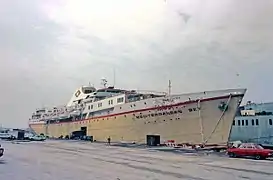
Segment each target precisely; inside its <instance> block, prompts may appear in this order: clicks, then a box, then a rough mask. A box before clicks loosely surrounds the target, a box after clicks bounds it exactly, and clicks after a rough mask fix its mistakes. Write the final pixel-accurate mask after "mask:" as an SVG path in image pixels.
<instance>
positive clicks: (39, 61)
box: [0, 0, 273, 126]
mask: <svg viewBox="0 0 273 180" xmlns="http://www.w3.org/2000/svg"><path fill="white" fill-rule="evenodd" d="M1 3H2V4H1V6H0V10H1V13H2V16H1V17H0V22H1V23H0V38H1V41H0V47H1V48H0V56H1V60H0V62H1V66H0V70H1V77H0V80H1V87H4V88H2V89H1V90H0V93H1V94H4V96H5V97H4V98H3V100H2V101H1V102H0V106H1V110H0V114H1V115H2V117H3V118H2V119H4V120H2V119H1V121H2V122H1V123H3V124H4V125H6V126H25V125H26V123H27V119H28V117H29V116H30V114H31V113H32V111H33V110H35V108H36V107H40V106H42V105H47V106H51V105H58V104H64V103H66V102H67V101H68V99H69V98H70V96H71V94H72V93H73V91H74V90H75V89H76V88H77V87H78V86H81V85H84V84H88V82H91V83H92V84H95V85H96V86H100V78H101V77H106V78H108V81H109V82H110V84H112V82H113V69H114V68H115V69H116V85H117V86H118V87H122V88H123V87H124V88H138V89H152V90H159V91H164V90H167V85H168V80H169V79H171V80H172V82H173V92H174V93H181V92H191V91H203V90H211V89H219V88H230V87H238V86H240V87H247V88H248V89H249V91H248V94H247V96H246V98H245V99H246V100H249V99H250V100H255V101H270V100H272V98H270V94H271V92H272V90H273V86H272V83H271V81H272V80H271V77H272V66H273V63H272V62H273V61H272V57H273V41H272V40H273V34H272V32H273V22H272V18H273V12H272V10H271V9H272V8H273V4H272V2H271V1H270V0H264V1H263V2H259V1H256V0H251V1H246V0H242V1H236V0H222V1H221V2H220V1H219V2H217V3H215V1H214V0H207V1H192V0H182V1H180V0H173V1H168V2H167V3H165V4H166V5H164V11H162V12H161V14H158V16H157V18H156V19H154V20H153V21H151V22H149V23H151V24H149V25H150V26H149V28H147V29H146V31H145V32H141V33H140V32H137V31H136V32H128V29H126V28H118V29H119V31H120V32H119V33H114V32H116V31H114V30H113V34H112V35H108V36H103V35H101V34H97V33H96V32H95V31H92V27H91V28H90V27H89V28H85V27H84V24H82V26H79V25H77V24H73V23H68V24H65V23H62V22H59V21H54V19H51V18H49V17H48V16H46V14H45V13H44V12H43V11H42V7H43V5H44V4H43V3H42V2H40V1H34V0H28V1H24V2H23V1H19V0H18V1H7V2H1ZM52 3H53V4H54V3H55V1H52ZM81 3H84V2H81ZM155 3H157V2H156V1H155ZM58 6H63V4H58ZM177 12H180V13H183V14H187V15H189V16H190V19H188V21H187V23H185V21H184V19H183V17H181V16H179V14H177ZM147 16H149V14H147ZM87 18H88V17H87ZM105 23H107V22H105ZM139 26H147V24H139ZM124 27H126V25H124ZM94 28H95V25H94ZM113 28H115V27H113ZM110 34H111V33H110ZM237 74H239V76H238V75H237Z"/></svg>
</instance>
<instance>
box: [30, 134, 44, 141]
mask: <svg viewBox="0 0 273 180" xmlns="http://www.w3.org/2000/svg"><path fill="white" fill-rule="evenodd" d="M28 139H29V140H30V141H44V140H46V138H45V137H44V136H41V135H33V136H29V137H28Z"/></svg>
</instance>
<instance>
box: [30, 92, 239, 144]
mask: <svg viewBox="0 0 273 180" xmlns="http://www.w3.org/2000/svg"><path fill="white" fill-rule="evenodd" d="M243 96H244V94H238V95H232V96H231V95H229V96H219V97H213V98H207V99H202V100H194V101H192V100H189V101H183V102H179V103H177V104H172V105H167V106H160V107H152V108H146V109H138V110H133V111H127V112H122V113H116V114H111V115H107V116H101V117H94V118H89V119H85V120H81V121H72V122H65V123H54V124H47V125H46V124H30V127H31V128H32V129H33V130H34V131H35V132H36V133H38V134H41V133H43V134H47V135H48V136H50V137H60V136H66V135H70V134H71V132H73V131H77V130H80V129H81V127H86V128H87V135H89V136H93V139H94V140H96V141H106V140H107V138H108V137H109V136H110V137H111V140H112V141H113V142H121V141H123V142H124V141H125V142H135V143H146V142H147V135H159V136H160V141H161V143H163V142H165V141H167V140H174V141H175V142H176V143H192V144H204V143H205V144H224V143H226V142H227V141H228V139H229V134H230V129H231V126H232V122H233V119H234V116H235V113H236V110H237V108H238V106H239V105H240V102H241V100H242V98H243ZM222 102H225V103H227V106H228V108H227V109H224V110H223V109H222V110H220V109H219V105H220V104H221V103H222Z"/></svg>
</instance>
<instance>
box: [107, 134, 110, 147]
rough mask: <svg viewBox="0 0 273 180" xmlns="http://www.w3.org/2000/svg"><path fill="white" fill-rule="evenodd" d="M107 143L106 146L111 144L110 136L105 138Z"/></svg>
mask: <svg viewBox="0 0 273 180" xmlns="http://www.w3.org/2000/svg"><path fill="white" fill-rule="evenodd" d="M107 142H108V145H110V144H111V138H110V136H109V137H108V138H107Z"/></svg>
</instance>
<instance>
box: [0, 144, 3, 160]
mask: <svg viewBox="0 0 273 180" xmlns="http://www.w3.org/2000/svg"><path fill="white" fill-rule="evenodd" d="M3 155H4V148H2V147H1V144H0V157H2V156H3Z"/></svg>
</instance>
